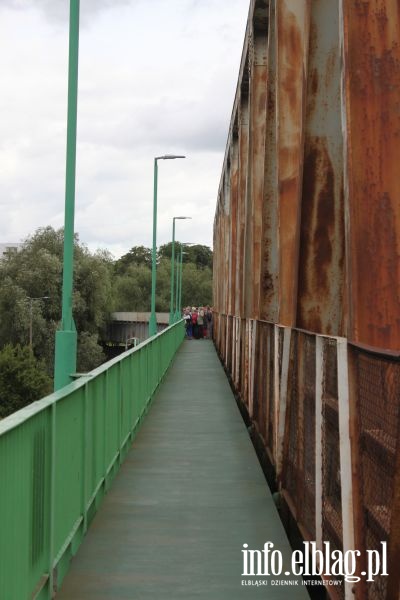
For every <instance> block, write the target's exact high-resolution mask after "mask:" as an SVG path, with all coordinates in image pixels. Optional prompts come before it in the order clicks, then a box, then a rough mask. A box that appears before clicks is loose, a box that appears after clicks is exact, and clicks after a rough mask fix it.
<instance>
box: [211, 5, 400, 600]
mask: <svg viewBox="0 0 400 600" xmlns="http://www.w3.org/2000/svg"><path fill="white" fill-rule="evenodd" d="M398 165H400V4H399V0H251V2H250V11H249V19H248V23H247V29H246V36H245V43H244V49H243V55H242V61H241V66H240V72H239V79H238V85H237V90H236V96H235V100H234V106H233V112H232V120H231V125H230V130H229V134H228V141H227V148H226V153H225V160H224V165H223V171H222V177H221V184H220V188H219V193H218V203H217V209H216V214H215V221H214V307H215V329H214V331H215V343H216V346H217V349H218V352H219V353H220V356H221V358H222V360H223V361H224V363H225V366H226V368H227V370H228V371H229V372H230V374H231V376H232V381H233V385H234V386H235V389H236V392H237V395H238V398H239V399H240V402H241V403H242V408H243V409H244V410H245V411H247V413H248V417H249V419H250V420H251V422H252V425H253V428H254V431H255V432H256V434H257V435H258V436H259V438H260V443H261V444H262V445H263V447H264V450H265V456H266V457H267V459H266V460H268V461H269V466H272V471H273V472H274V473H276V477H275V479H274V485H277V486H278V488H279V489H280V491H281V492H282V496H283V497H284V498H285V499H286V501H287V506H288V508H289V511H290V512H291V514H292V516H293V517H294V518H295V519H296V521H297V524H298V527H299V530H300V531H301V532H302V534H303V536H304V537H305V538H306V539H307V538H310V539H314V537H315V539H316V540H317V542H319V543H321V540H322V539H326V538H328V539H332V543H336V544H338V545H339V546H340V545H342V547H343V548H352V547H357V548H360V549H361V550H363V551H365V550H366V549H371V548H372V549H374V548H377V547H378V545H379V544H380V542H381V541H382V540H385V541H387V544H388V566H389V577H388V578H387V579H385V578H384V577H380V578H378V579H377V581H374V582H373V583H371V582H368V583H367V582H366V581H365V580H362V581H360V582H359V583H358V584H357V585H356V586H355V589H354V593H353V589H352V586H351V585H349V584H348V582H347V583H346V585H345V586H344V589H343V594H344V595H341V594H340V593H337V592H336V593H335V590H334V589H333V588H332V589H329V594H330V595H331V597H332V598H338V599H339V598H340V599H342V598H345V599H346V600H348V599H349V598H352V597H355V598H356V600H366V599H368V600H376V599H379V600H392V599H395V598H396V599H398V598H399V597H400V570H399V569H398V564H399V560H400V492H399V485H400V285H399V282H400V174H399V173H398V170H399V167H398ZM332 465H334V466H332ZM331 469H333V470H332V472H331ZM310 511H311V512H310ZM314 511H315V514H314ZM333 517H334V520H335V519H336V521H335V523H333V521H330V520H332V519H333ZM332 523H333V524H332ZM329 536H331V538H329ZM360 572H361V569H360Z"/></svg>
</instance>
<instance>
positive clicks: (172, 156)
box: [156, 154, 186, 160]
mask: <svg viewBox="0 0 400 600" xmlns="http://www.w3.org/2000/svg"><path fill="white" fill-rule="evenodd" d="M176 158H186V156H181V155H178V154H164V155H163V156H156V160H175V159H176Z"/></svg>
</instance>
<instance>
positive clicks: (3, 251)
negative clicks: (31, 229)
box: [0, 242, 22, 260]
mask: <svg viewBox="0 0 400 600" xmlns="http://www.w3.org/2000/svg"><path fill="white" fill-rule="evenodd" d="M21 248H22V244H21V243H18V242H15V243H14V242H10V243H0V260H1V259H2V258H6V257H7V256H9V255H10V254H15V253H16V252H18V251H19V250H20V249H21Z"/></svg>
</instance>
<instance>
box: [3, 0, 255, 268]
mask: <svg viewBox="0 0 400 600" xmlns="http://www.w3.org/2000/svg"><path fill="white" fill-rule="evenodd" d="M248 6H249V0H229V1H228V0H81V37H80V67H79V68H80V71H79V100H78V149H77V188H76V220H75V229H76V231H78V232H79V234H80V238H81V240H82V241H84V242H85V243H86V244H88V246H89V248H91V249H92V250H95V249H96V248H108V249H109V250H110V251H111V252H112V253H113V254H114V256H116V257H117V256H120V255H121V254H123V253H124V252H126V251H127V250H129V248H130V247H132V246H133V245H141V244H143V245H146V246H150V245H151V236H152V232H151V226H152V224H151V223H152V222H151V219H152V185H153V157H154V156H156V155H160V154H165V153H179V154H186V155H187V157H188V158H187V160H180V161H165V162H160V168H159V227H158V242H159V243H165V242H167V241H169V240H170V238H171V219H172V217H173V216H177V215H182V214H184V215H188V216H191V217H192V218H193V220H192V221H186V222H180V223H179V222H178V224H177V238H178V239H180V240H181V241H185V242H186V241H187V242H188V241H193V242H196V243H203V244H208V245H211V243H212V221H213V216H214V208H215V202H216V195H217V190H218V184H219V178H220V173H221V168H222V160H223V154H224V150H225V142H226V136H227V131H228V126H229V120H230V115H231V109H232V103H233V98H234V93H235V88H236V81H237V76H238V69H239V62H240V56H241V50H242V44H243V37H244V31H245V26H246V19H247V11H248ZM68 7H69V1H68V0H0V73H1V94H0V207H1V219H0V242H16V241H20V240H21V239H24V238H25V237H26V236H27V235H29V234H30V233H32V232H33V231H34V230H35V229H36V228H37V227H40V226H44V225H52V226H54V227H60V226H62V225H63V218H64V217H63V212H64V185H65V184H64V179H65V143H66V114H67V102H66V99H67V66H68V64H67V58H68Z"/></svg>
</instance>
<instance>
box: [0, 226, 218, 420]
mask: <svg viewBox="0 0 400 600" xmlns="http://www.w3.org/2000/svg"><path fill="white" fill-rule="evenodd" d="M63 244H64V235H63V230H62V229H60V230H57V231H56V230H55V229H53V228H52V227H44V228H41V229H38V230H37V231H36V232H35V233H34V234H33V235H32V236H30V237H29V238H28V239H27V240H26V241H25V243H24V245H23V248H22V250H21V251H20V252H18V253H15V254H14V253H13V254H10V255H8V256H7V257H6V258H5V259H4V260H0V351H1V353H2V358H1V360H2V362H1V364H0V366H1V365H2V366H1V368H2V375H1V374H0V386H1V394H2V395H1V406H0V416H4V415H5V414H9V412H10V411H12V410H16V409H17V408H19V407H20V406H25V405H26V404H28V403H29V402H32V401H33V400H36V399H37V398H39V397H41V396H43V395H44V394H45V393H47V392H49V391H50V390H51V380H50V378H51V377H52V376H53V370H54V345H55V332H56V330H57V329H58V327H59V323H60V320H61V293H62V263H63ZM180 248H181V245H180V244H179V242H176V258H178V257H179V256H180ZM184 248H185V253H186V254H184V256H183V260H184V266H183V285H182V288H183V289H182V304H183V306H187V305H199V304H204V305H205V304H211V303H212V251H211V250H210V248H208V247H207V246H202V245H195V246H185V247H184ZM151 256H152V255H151V250H150V249H149V248H145V247H144V246H134V247H133V248H132V249H131V250H130V251H129V252H128V253H127V254H125V255H124V256H123V257H121V258H120V259H119V260H117V261H114V260H113V258H112V256H111V255H110V253H109V252H107V251H104V250H103V251H98V252H96V253H91V252H89V250H88V249H87V248H86V246H85V245H83V244H82V243H80V241H79V238H78V236H77V235H76V236H75V245H74V296H73V315H74V320H75V324H76V328H77V331H78V365H77V368H78V371H80V372H87V371H90V370H91V369H93V368H95V367H96V366H98V365H99V364H101V363H102V362H103V361H104V360H105V356H104V353H103V349H102V346H101V345H100V344H99V339H103V340H106V336H107V333H106V331H107V327H106V326H107V322H108V320H109V316H110V313H111V312H112V311H139V312H148V311H149V310H150V297H151ZM175 273H176V271H175ZM170 277H171V244H165V245H164V246H161V247H160V248H159V251H158V255H157V288H156V289H157V294H156V310H157V311H158V312H169V309H170V289H171V288H170V284H171V279H170ZM174 284H175V282H174ZM44 296H45V297H46V298H43V297H44ZM31 299H33V300H31ZM174 300H175V298H174ZM31 323H32V340H33V344H32V352H31V351H30V349H29V348H28V345H29V331H30V324H31ZM7 364H8V365H9V366H8V367H7ZM24 369H25V370H26V373H25V375H24V373H23V370H24ZM1 377H4V380H3V379H1ZM21 394H22V395H21Z"/></svg>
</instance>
